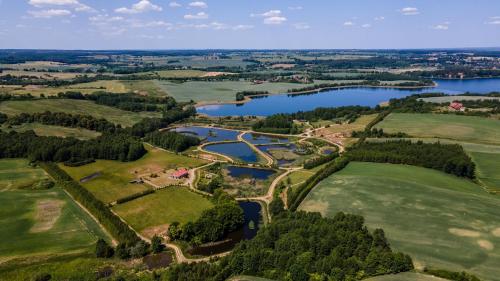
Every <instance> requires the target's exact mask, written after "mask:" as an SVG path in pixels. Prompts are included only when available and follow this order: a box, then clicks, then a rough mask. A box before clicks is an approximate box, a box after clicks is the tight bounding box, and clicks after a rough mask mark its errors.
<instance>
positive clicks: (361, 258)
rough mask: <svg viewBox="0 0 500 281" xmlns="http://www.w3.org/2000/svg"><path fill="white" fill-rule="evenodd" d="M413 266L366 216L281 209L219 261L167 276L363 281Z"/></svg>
mask: <svg viewBox="0 0 500 281" xmlns="http://www.w3.org/2000/svg"><path fill="white" fill-rule="evenodd" d="M412 269H413V264H412V260H411V258H410V257H409V256H408V255H405V254H402V253H395V252H393V251H392V250H391V248H390V245H389V243H388V241H387V239H386V237H385V234H384V231H383V230H381V229H376V230H374V231H373V232H370V231H368V229H367V227H366V226H365V225H364V219H363V217H361V216H356V215H347V214H344V213H338V214H337V215H335V216H334V217H333V218H323V217H322V216H321V215H320V214H319V213H306V212H295V213H292V212H281V213H280V214H278V215H277V216H275V217H274V218H273V223H272V224H270V225H268V226H267V227H265V228H262V229H260V230H259V232H258V233H257V236H256V237H254V238H253V239H252V240H246V241H243V242H241V243H240V244H238V246H237V247H236V248H235V249H234V250H233V252H232V253H231V254H230V255H228V256H226V257H224V258H222V259H221V260H220V261H219V262H217V263H196V264H189V265H188V264H180V265H176V266H173V267H172V268H171V269H170V270H169V271H168V276H167V277H168V280H179V281H180V280H182V281H184V280H185V281H187V280H189V281H197V280H208V281H215V280H217V281H222V280H227V279H228V278H229V277H231V276H236V275H251V276H261V277H265V278H269V279H272V280H294V281H308V280H312V277H313V276H314V277H315V279H314V280H342V281H343V280H360V279H364V278H367V277H370V276H375V275H382V274H395V273H399V272H405V271H409V270H412Z"/></svg>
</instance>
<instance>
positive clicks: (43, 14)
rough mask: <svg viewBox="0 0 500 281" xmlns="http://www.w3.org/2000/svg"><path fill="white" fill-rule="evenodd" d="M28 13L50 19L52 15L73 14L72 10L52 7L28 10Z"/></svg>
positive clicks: (63, 15)
mask: <svg viewBox="0 0 500 281" xmlns="http://www.w3.org/2000/svg"><path fill="white" fill-rule="evenodd" d="M28 14H30V15H31V16H33V17H35V18H45V19H49V18H52V17H65V16H71V15H72V14H71V12H70V11H68V10H62V9H50V10H39V11H28Z"/></svg>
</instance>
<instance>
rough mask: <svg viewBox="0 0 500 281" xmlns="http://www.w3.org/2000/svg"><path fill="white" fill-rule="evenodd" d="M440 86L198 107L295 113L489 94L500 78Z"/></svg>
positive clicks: (217, 111) (223, 112)
mask: <svg viewBox="0 0 500 281" xmlns="http://www.w3.org/2000/svg"><path fill="white" fill-rule="evenodd" d="M436 82H437V83H438V86H437V87H435V88H426V89H415V90H412V89H404V90H400V89H388V88H348V89H337V90H330V91H325V92H321V93H314V94H308V95H288V94H281V95H272V96H268V97H264V98H259V99H252V100H251V101H250V102H247V103H245V104H243V105H234V104H224V105H207V106H201V107H198V108H197V111H198V112H199V113H204V114H207V115H210V116H240V115H257V116H268V115H272V114H276V113H292V112H297V111H301V110H302V111H306V110H313V109H315V108H317V107H339V106H348V105H362V106H376V105H377V104H380V103H381V102H384V101H388V100H389V99H391V98H403V97H406V96H409V95H413V94H418V93H430V92H432V93H445V94H449V95H455V94H461V93H465V92H474V93H488V92H492V91H500V79H498V78H492V79H470V80H436Z"/></svg>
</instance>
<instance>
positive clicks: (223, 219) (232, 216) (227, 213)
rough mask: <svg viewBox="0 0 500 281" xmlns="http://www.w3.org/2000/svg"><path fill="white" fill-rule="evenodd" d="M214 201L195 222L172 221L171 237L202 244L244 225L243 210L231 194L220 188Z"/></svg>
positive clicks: (169, 229) (220, 237) (222, 236)
mask: <svg viewBox="0 0 500 281" xmlns="http://www.w3.org/2000/svg"><path fill="white" fill-rule="evenodd" d="M212 202H213V203H214V204H215V206H214V207H213V208H211V209H208V210H206V211H204V212H203V213H202V214H201V216H200V218H198V219H197V220H196V221H195V222H188V223H186V224H184V225H180V224H179V223H178V222H174V223H172V224H171V225H170V227H169V228H168V235H169V237H170V239H172V240H183V241H188V242H189V243H190V244H192V245H200V244H203V243H208V242H215V241H219V240H221V239H223V238H224V237H226V235H227V234H229V233H230V232H233V231H235V230H237V229H238V228H240V227H242V226H243V223H244V221H245V220H244V214H243V210H242V209H241V207H240V206H239V205H238V202H237V201H236V200H234V199H233V198H232V197H231V196H229V195H227V194H226V193H224V192H223V191H222V190H221V189H218V190H216V191H215V192H214V196H213V197H212Z"/></svg>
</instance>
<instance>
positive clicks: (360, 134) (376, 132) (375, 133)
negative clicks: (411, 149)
mask: <svg viewBox="0 0 500 281" xmlns="http://www.w3.org/2000/svg"><path fill="white" fill-rule="evenodd" d="M351 137H353V138H409V137H410V136H409V135H408V134H406V133H403V132H398V133H392V134H389V133H386V132H384V129H382V128H380V129H377V128H374V129H371V130H365V131H354V132H352V134H351Z"/></svg>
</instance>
